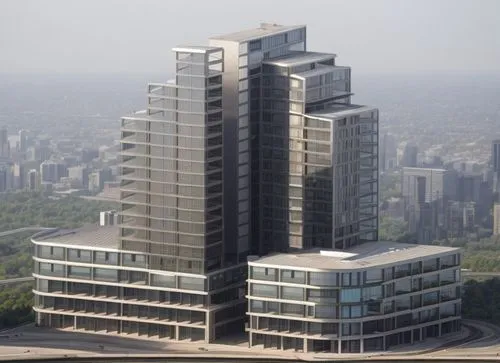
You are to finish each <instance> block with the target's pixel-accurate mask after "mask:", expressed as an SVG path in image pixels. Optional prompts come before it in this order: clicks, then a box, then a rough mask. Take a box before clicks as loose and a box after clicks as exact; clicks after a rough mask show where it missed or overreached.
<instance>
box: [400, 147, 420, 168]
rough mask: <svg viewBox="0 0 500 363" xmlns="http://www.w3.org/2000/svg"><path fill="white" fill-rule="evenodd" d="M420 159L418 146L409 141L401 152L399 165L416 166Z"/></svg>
mask: <svg viewBox="0 0 500 363" xmlns="http://www.w3.org/2000/svg"><path fill="white" fill-rule="evenodd" d="M417 159H418V147H417V145H415V144H412V143H407V144H406V145H405V146H404V148H403V150H402V153H401V157H400V160H399V166H401V167H411V168H413V167H416V166H417Z"/></svg>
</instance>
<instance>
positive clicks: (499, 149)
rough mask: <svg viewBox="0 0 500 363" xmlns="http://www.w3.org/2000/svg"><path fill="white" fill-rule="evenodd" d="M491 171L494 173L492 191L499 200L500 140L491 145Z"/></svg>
mask: <svg viewBox="0 0 500 363" xmlns="http://www.w3.org/2000/svg"><path fill="white" fill-rule="evenodd" d="M491 170H492V172H493V175H492V189H493V192H494V193H495V194H496V198H497V199H498V195H499V194H500V140H494V141H493V142H492V144H491ZM497 201H498V200H497Z"/></svg>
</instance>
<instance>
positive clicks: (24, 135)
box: [19, 129, 28, 153]
mask: <svg viewBox="0 0 500 363" xmlns="http://www.w3.org/2000/svg"><path fill="white" fill-rule="evenodd" d="M27 150H28V131H27V130H24V129H23V130H20V131H19V151H20V152H22V153H25V152H26V151H27Z"/></svg>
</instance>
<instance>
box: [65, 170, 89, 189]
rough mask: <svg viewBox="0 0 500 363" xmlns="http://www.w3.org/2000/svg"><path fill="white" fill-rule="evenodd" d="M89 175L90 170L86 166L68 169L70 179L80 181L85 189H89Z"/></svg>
mask: <svg viewBox="0 0 500 363" xmlns="http://www.w3.org/2000/svg"><path fill="white" fill-rule="evenodd" d="M89 174H90V170H89V168H87V167H86V166H82V165H80V166H73V167H71V168H68V177H70V178H71V179H75V180H78V181H80V184H81V186H82V187H84V188H88V185H89Z"/></svg>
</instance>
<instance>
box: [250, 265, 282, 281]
mask: <svg viewBox="0 0 500 363" xmlns="http://www.w3.org/2000/svg"><path fill="white" fill-rule="evenodd" d="M251 273H252V279H254V280H267V281H276V269H274V268H267V267H257V266H252V268H251Z"/></svg>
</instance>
